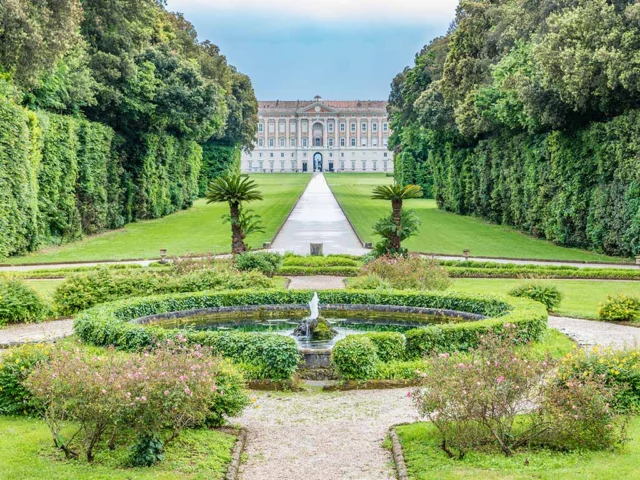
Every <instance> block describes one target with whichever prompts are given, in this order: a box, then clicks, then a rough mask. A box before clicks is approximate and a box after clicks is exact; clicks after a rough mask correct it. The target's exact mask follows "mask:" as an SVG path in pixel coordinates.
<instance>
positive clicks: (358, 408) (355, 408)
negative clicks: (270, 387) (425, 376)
mask: <svg viewBox="0 0 640 480" xmlns="http://www.w3.org/2000/svg"><path fill="white" fill-rule="evenodd" d="M408 391H409V389H406V388H405V389H393V390H359V391H350V392H339V393H291V394H283V393H266V392H260V393H256V394H255V397H256V402H255V403H254V404H253V405H251V406H249V407H248V408H247V409H246V410H245V412H244V413H243V415H242V416H241V417H239V418H238V419H234V421H237V422H238V423H240V424H242V425H243V426H245V427H247V428H248V430H249V435H248V439H247V446H246V450H245V452H246V461H245V462H243V465H242V467H241V475H240V478H241V479H243V480H281V479H292V480H293V479H296V480H297V479H304V480H328V479H353V480H356V479H357V480H378V479H380V480H391V479H394V478H395V474H394V471H393V466H392V463H391V455H390V453H389V452H388V451H387V450H385V449H384V448H383V447H382V442H383V441H384V439H385V437H386V435H387V431H388V429H389V427H390V426H391V425H395V424H397V423H402V422H412V421H416V420H417V419H418V417H417V414H416V410H415V409H414V408H413V406H412V403H411V399H410V398H408V397H407V392H408Z"/></svg>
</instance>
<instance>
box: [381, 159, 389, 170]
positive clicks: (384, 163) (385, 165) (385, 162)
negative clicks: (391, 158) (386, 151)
mask: <svg viewBox="0 0 640 480" xmlns="http://www.w3.org/2000/svg"><path fill="white" fill-rule="evenodd" d="M388 163H389V162H387V161H386V160H385V161H384V162H382V166H383V167H384V171H385V172H386V171H387V164H388Z"/></svg>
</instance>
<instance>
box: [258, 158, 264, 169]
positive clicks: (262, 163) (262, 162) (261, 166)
mask: <svg viewBox="0 0 640 480" xmlns="http://www.w3.org/2000/svg"><path fill="white" fill-rule="evenodd" d="M259 163H260V170H264V160H260V162H259Z"/></svg>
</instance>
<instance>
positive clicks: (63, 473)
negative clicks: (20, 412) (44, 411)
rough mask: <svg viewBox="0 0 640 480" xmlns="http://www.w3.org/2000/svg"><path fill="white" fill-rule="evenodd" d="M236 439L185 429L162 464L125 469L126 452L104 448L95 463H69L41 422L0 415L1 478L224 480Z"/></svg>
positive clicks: (226, 435) (82, 461)
mask: <svg viewBox="0 0 640 480" xmlns="http://www.w3.org/2000/svg"><path fill="white" fill-rule="evenodd" d="M235 441H236V437H235V435H231V434H229V433H224V432H222V431H218V430H206V429H203V430H185V431H184V432H182V433H181V434H180V436H179V437H178V438H177V439H176V440H175V441H174V443H171V444H169V446H168V447H167V450H166V458H165V460H164V461H163V462H161V463H159V464H157V465H155V466H153V467H150V468H127V467H126V461H127V456H128V453H129V452H128V450H126V449H122V448H120V449H118V448H116V450H114V451H110V450H109V449H108V448H106V445H105V446H103V448H101V449H100V450H99V451H98V455H97V456H96V460H95V462H94V464H88V463H87V462H86V460H84V459H83V458H80V459H79V460H73V461H69V460H66V459H65V458H64V455H63V454H62V452H60V451H59V450H56V449H55V448H54V447H53V443H52V441H51V434H50V433H49V430H48V428H47V426H46V425H45V423H44V421H42V420H37V419H32V418H16V417H3V416H0V465H1V466H2V468H1V473H0V477H2V479H3V480H23V479H33V480H39V479H42V480H58V479H59V480H67V479H70V478H73V479H76V480H84V479H91V480H118V479H122V480H128V479H131V478H136V479H140V480H147V479H149V480H152V479H153V480H165V479H166V480H169V479H176V478H180V479H200V478H209V479H222V478H224V476H225V473H226V471H227V467H228V464H229V462H230V461H231V450H232V448H233V446H234V444H235Z"/></svg>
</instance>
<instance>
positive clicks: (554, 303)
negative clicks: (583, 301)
mask: <svg viewBox="0 0 640 480" xmlns="http://www.w3.org/2000/svg"><path fill="white" fill-rule="evenodd" d="M508 293H509V295H511V296H512V297H524V298H530V299H531V300H535V301H536V302H540V303H542V304H543V305H544V306H545V307H547V311H551V310H553V309H554V308H557V307H558V306H559V305H560V302H561V301H562V293H560V290H558V287H556V286H555V285H545V284H544V283H525V284H523V285H518V286H517V287H515V288H513V289H511V290H509V292H508Z"/></svg>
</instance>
